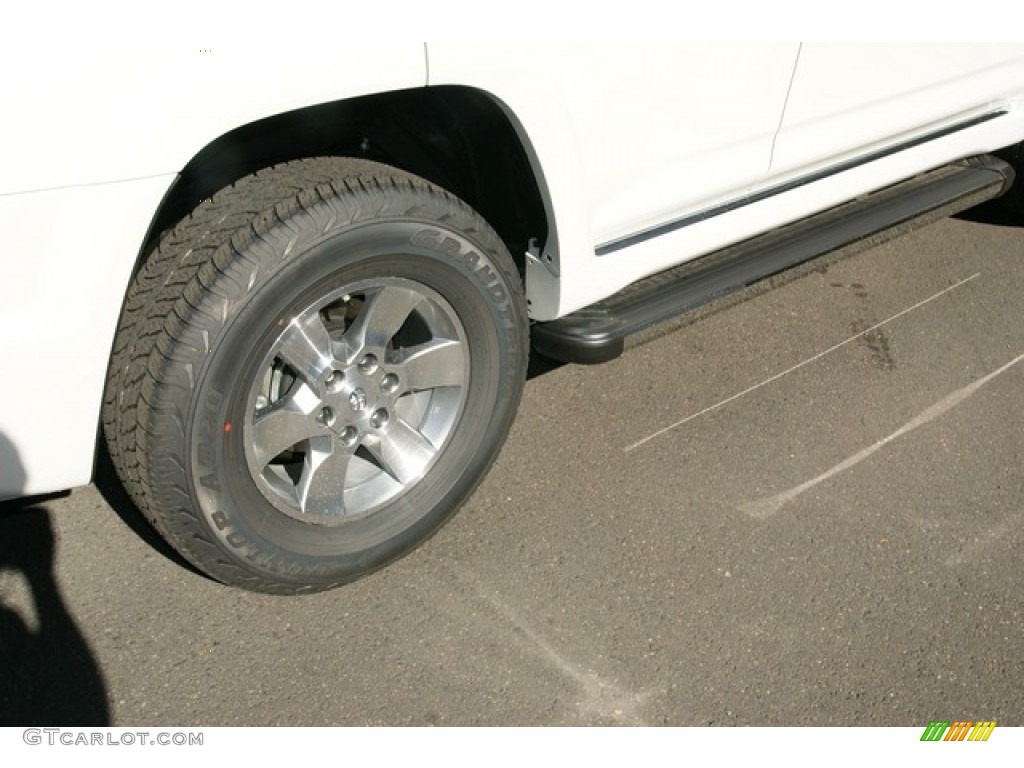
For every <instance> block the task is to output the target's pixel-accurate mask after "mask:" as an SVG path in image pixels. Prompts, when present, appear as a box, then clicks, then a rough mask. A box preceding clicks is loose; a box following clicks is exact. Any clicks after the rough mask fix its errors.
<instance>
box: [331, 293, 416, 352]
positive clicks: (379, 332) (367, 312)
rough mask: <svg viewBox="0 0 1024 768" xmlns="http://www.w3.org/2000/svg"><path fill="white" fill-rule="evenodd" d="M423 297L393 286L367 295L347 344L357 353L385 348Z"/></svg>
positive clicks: (346, 336)
mask: <svg viewBox="0 0 1024 768" xmlns="http://www.w3.org/2000/svg"><path fill="white" fill-rule="evenodd" d="M421 301H423V296H422V295H421V294H419V293H417V292H416V291H414V290H411V289H409V288H399V287H396V286H392V285H389V286H387V287H385V288H382V289H380V290H379V291H376V292H374V293H367V294H366V299H365V303H364V304H363V308H362V310H361V311H360V312H359V316H358V317H356V319H355V320H354V321H353V322H352V325H351V326H350V327H349V329H348V332H347V333H346V334H345V340H346V342H347V343H348V346H349V349H350V350H351V351H352V352H353V353H358V352H360V351H362V350H363V349H365V348H367V347H370V348H378V349H379V348H383V347H384V346H386V345H387V343H388V342H389V341H390V340H391V337H392V336H394V335H395V334H396V333H398V329H399V328H401V327H402V325H403V324H404V323H405V321H406V320H407V319H408V318H409V315H410V313H412V311H413V310H414V309H416V306H417V305H418V304H419V303H420V302H421Z"/></svg>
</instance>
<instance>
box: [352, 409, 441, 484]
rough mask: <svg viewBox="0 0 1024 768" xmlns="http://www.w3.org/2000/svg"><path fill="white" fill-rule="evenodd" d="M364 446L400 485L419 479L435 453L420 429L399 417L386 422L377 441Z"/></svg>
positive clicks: (434, 449) (431, 444)
mask: <svg viewBox="0 0 1024 768" xmlns="http://www.w3.org/2000/svg"><path fill="white" fill-rule="evenodd" d="M366 448H367V449H368V450H369V451H370V453H372V454H373V456H374V458H376V459H377V461H378V462H380V465H381V467H382V468H383V469H384V471H385V472H387V473H388V474H389V475H391V476H392V477H393V478H395V480H397V481H398V482H400V483H401V484H402V485H409V484H410V483H413V482H415V481H416V480H418V479H419V478H420V477H421V476H422V475H423V473H424V471H426V468H427V465H428V464H430V462H431V460H432V459H433V458H434V455H435V454H436V453H437V449H436V448H435V447H434V444H433V443H431V442H430V441H429V440H428V439H427V438H426V437H424V435H423V433H421V432H420V431H419V430H417V429H415V428H414V427H412V426H410V425H409V424H407V423H406V422H405V421H403V420H402V419H400V418H398V417H393V418H392V419H391V421H390V422H388V425H387V427H386V428H385V429H384V430H383V433H382V434H381V436H380V442H379V443H377V444H375V445H371V444H369V443H368V444H367V445H366Z"/></svg>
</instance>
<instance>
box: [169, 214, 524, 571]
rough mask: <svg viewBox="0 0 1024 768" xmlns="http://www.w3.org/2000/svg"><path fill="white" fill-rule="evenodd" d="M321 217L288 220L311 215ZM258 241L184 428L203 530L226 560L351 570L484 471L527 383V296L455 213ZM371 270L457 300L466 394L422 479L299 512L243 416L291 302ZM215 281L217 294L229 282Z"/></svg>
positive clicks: (459, 497)
mask: <svg viewBox="0 0 1024 768" xmlns="http://www.w3.org/2000/svg"><path fill="white" fill-rule="evenodd" d="M312 223H313V221H312V219H307V220H306V221H305V222H295V221H292V222H290V223H289V224H290V226H291V227H295V226H299V227H303V226H305V227H307V228H308V227H310V226H311V225H312ZM467 229H468V227H467ZM290 242H291V243H292V244H294V242H295V241H294V238H293V239H292V240H291V241H290ZM288 247H289V246H287V245H286V246H285V249H284V253H285V254H288ZM251 250H252V253H251V254H243V256H244V257H248V258H249V259H252V258H255V259H257V260H258V262H259V263H258V264H256V266H257V268H266V267H268V266H270V269H268V270H266V271H265V272H264V275H263V276H262V277H261V278H259V279H257V280H256V281H255V282H252V280H251V278H250V280H249V282H250V283H251V285H250V286H249V287H248V288H247V289H246V290H244V291H240V292H239V291H237V288H238V287H239V283H240V279H239V278H241V280H244V279H245V278H244V275H245V273H246V272H247V271H249V270H251V268H252V266H253V265H252V263H251V261H247V259H246V258H240V259H237V260H236V264H237V269H234V270H228V271H227V273H226V274H225V275H224V277H223V279H222V281H221V282H224V283H226V286H225V287H227V288H235V289H236V293H240V294H241V295H239V296H238V297H237V300H236V301H233V302H232V301H226V302H224V303H223V304H220V309H219V312H220V314H221V315H222V318H223V322H221V323H220V324H219V326H220V327H218V328H216V329H211V330H214V331H215V332H213V333H209V332H208V336H209V337H210V338H211V339H212V340H213V341H212V343H211V344H210V348H209V349H207V350H204V352H205V355H204V358H203V360H202V366H201V374H200V376H199V377H198V379H197V385H196V388H195V390H194V396H193V398H192V400H191V403H190V404H189V415H188V418H187V424H188V429H186V431H185V439H186V446H187V453H186V455H188V456H189V462H188V466H187V468H186V472H187V485H188V488H189V490H190V493H191V494H192V496H193V501H194V503H195V506H196V508H197V509H198V510H199V511H200V518H199V524H200V526H201V527H203V528H204V529H205V534H206V535H205V536H204V538H207V539H208V540H210V541H213V542H215V543H216V545H217V546H218V548H219V549H220V550H221V551H222V554H223V555H225V556H226V557H227V559H228V563H234V564H236V567H237V566H242V567H243V568H244V569H245V570H247V571H256V572H259V573H261V574H265V575H266V577H268V578H269V579H271V580H280V581H282V582H285V583H288V582H292V583H302V584H317V585H332V584H335V583H342V582H345V581H348V580H351V579H353V578H356V577H357V576H360V575H363V574H364V573H366V572H369V571H371V570H375V569H377V568H380V567H382V566H384V565H386V564H387V563H389V562H391V561H392V560H395V559H396V558H398V557H400V556H401V555H403V554H405V553H406V552H408V551H409V550H410V549H412V548H414V547H415V546H417V545H418V544H419V543H421V542H422V541H423V540H425V539H426V538H427V537H429V536H430V535H431V534H432V533H433V532H434V531H436V530H437V529H438V528H439V527H440V526H441V525H442V524H443V523H444V522H445V521H446V520H447V519H448V517H450V516H451V514H453V513H454V511H455V510H456V509H457V508H458V507H459V506H460V504H461V503H462V502H463V501H464V500H465V499H466V498H467V497H468V495H469V494H470V493H471V492H472V490H473V489H474V488H475V487H476V485H477V483H478V482H479V480H480V479H481V478H482V476H483V474H484V473H485V471H486V469H487V467H488V465H489V464H490V463H491V461H492V460H493V458H494V456H495V454H496V453H497V451H498V449H499V448H500V446H501V444H502V442H503V441H504V437H505V435H506V433H507V431H508V428H509V426H510V424H511V421H512V418H513V416H514V413H515V409H516V406H517V404H518V400H519V396H520V392H521V389H522V382H523V379H524V368H525V348H524V347H525V330H524V329H525V318H524V314H523V311H522V306H521V303H522V302H521V297H520V296H518V294H517V292H516V291H515V289H514V288H513V284H512V283H511V281H510V280H509V279H508V277H507V275H505V274H504V273H503V271H502V269H501V268H500V267H499V266H498V262H497V260H496V258H495V257H494V256H493V255H492V254H491V253H489V251H488V248H487V247H485V246H484V245H483V244H482V243H481V242H479V241H477V240H475V239H471V238H470V237H469V236H468V235H466V234H460V231H459V230H458V229H456V228H455V227H454V226H441V225H438V224H437V223H435V222H428V221H416V220H376V221H370V222H364V223H360V224H355V225H350V226H346V227H343V228H340V229H339V230H337V231H332V232H329V233H327V234H326V235H323V236H322V237H320V238H318V239H315V240H312V241H311V242H309V244H308V245H306V246H304V247H302V248H301V249H298V250H297V251H294V252H292V253H290V254H288V255H287V256H286V258H283V259H282V258H281V255H280V253H276V254H275V253H268V252H267V249H266V248H260V249H255V248H254V249H251ZM270 250H271V251H274V250H276V251H278V252H280V251H281V249H280V248H276V249H270ZM275 258H276V260H277V261H276V263H275ZM258 271H259V269H257V272H258ZM232 272H237V273H238V274H237V275H235V274H232ZM252 274H256V273H255V272H253V273H252ZM375 277H377V278H379V277H402V278H406V279H409V280H413V281H416V282H419V283H421V284H423V285H425V286H427V287H429V288H430V289H431V290H433V291H435V292H437V293H438V294H439V295H440V296H441V297H442V298H444V299H445V300H446V301H447V302H448V303H449V304H450V305H451V306H452V307H453V308H454V310H455V312H456V314H457V315H458V316H459V319H460V321H461V323H462V325H463V328H464V330H465V333H466V340H467V346H468V350H469V359H470V382H469V385H468V391H467V396H466V400H465V403H464V405H463V409H462V413H461V415H460V417H459V421H458V423H457V424H456V425H455V428H454V429H453V432H452V434H451V436H450V438H449V439H448V441H447V443H446V444H445V446H444V448H443V449H442V450H441V452H440V453H439V456H438V458H437V460H436V462H435V463H434V465H433V466H432V467H431V468H430V470H429V471H428V473H427V475H426V476H425V477H424V478H422V479H421V480H420V481H418V482H417V484H416V486H415V487H413V488H411V489H409V490H408V491H407V492H405V493H403V494H401V495H400V496H399V497H398V498H397V499H395V500H394V501H393V502H392V503H389V504H387V505H386V506H385V507H384V508H383V509H381V510H379V511H377V512H374V513H371V514H370V515H368V516H366V517H365V518H362V519H357V520H352V521H346V522H343V523H341V524H339V525H333V526H325V525H316V524H313V523H308V522H304V521H300V520H297V519H295V518H293V517H290V516H288V515H285V514H283V513H281V512H280V511H278V510H277V509H275V508H274V507H273V506H272V505H271V504H270V503H269V502H268V501H267V500H266V499H265V498H264V497H263V495H262V493H261V491H260V490H259V489H258V488H257V486H256V484H255V483H254V481H253V479H252V478H251V476H250V474H249V472H248V469H247V465H246V460H245V455H244V442H243V441H244V440H245V439H246V435H245V429H244V427H243V425H244V424H245V423H246V418H245V404H246V400H247V397H248V394H249V389H250V387H251V384H252V381H253V376H255V375H256V372H257V370H258V368H259V366H260V363H261V362H262V360H263V359H264V357H265V355H266V350H267V349H269V346H270V345H271V344H272V343H273V340H274V339H275V338H276V337H277V335H278V334H279V333H280V329H281V327H282V326H283V325H284V324H287V322H288V321H289V320H290V314H289V313H291V312H294V311H295V310H296V309H299V308H302V307H304V306H307V305H308V302H309V301H311V300H315V298H316V297H317V296H320V295H325V294H326V293H327V292H329V291H330V290H333V289H335V288H340V287H343V286H345V285H347V284H353V283H355V282H357V281H360V280H366V279H372V278H375ZM241 284H242V285H244V284H245V283H244V282H242V283H241ZM213 287H214V289H215V290H214V291H211V296H213V295H217V296H218V297H219V296H220V295H221V294H222V293H224V291H220V292H218V291H217V290H216V288H217V286H216V285H214V286H213ZM227 292H228V293H230V290H228V291H227ZM303 302H307V304H303ZM214 303H215V304H217V303H218V302H217V301H216V300H214ZM216 314H217V313H216V311H215V312H213V313H210V312H207V313H201V314H200V315H199V316H200V317H204V318H206V317H216ZM225 565H227V564H225Z"/></svg>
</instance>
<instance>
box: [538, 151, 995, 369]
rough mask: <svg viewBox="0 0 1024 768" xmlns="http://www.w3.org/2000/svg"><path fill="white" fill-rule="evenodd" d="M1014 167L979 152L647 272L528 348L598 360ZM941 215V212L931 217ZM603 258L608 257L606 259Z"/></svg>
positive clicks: (934, 209) (979, 188) (964, 197)
mask: <svg viewBox="0 0 1024 768" xmlns="http://www.w3.org/2000/svg"><path fill="white" fill-rule="evenodd" d="M1012 183H1013V169H1012V168H1011V167H1010V166H1009V165H1008V164H1007V163H1005V162H1003V161H1002V160H1000V159H998V158H995V157H991V156H989V155H983V156H980V157H974V158H969V159H967V160H961V161H959V162H956V163H953V164H951V165H947V166H943V167H942V168H937V169H936V170H934V171H929V172H928V173H924V174H921V175H920V176H915V177H914V178H912V179H908V180H907V181H903V182H900V183H899V184H895V185H893V186H891V187H887V188H886V189H883V190H880V191H878V192H875V193H872V194H870V195H866V196H864V197H861V198H858V199H857V200H853V201H851V202H848V203H844V204H843V205H840V206H837V207H835V208H831V209H829V210H827V211H823V212H822V213H819V214H816V215H814V216H812V217H810V218H807V219H803V220H802V221H798V222H795V223H793V224H789V225H787V226H785V227H782V228H780V229H776V230H773V231H772V232H769V233H767V234H764V235H759V236H757V237H754V238H751V239H750V240H746V241H744V242H742V243H739V244H737V245H733V246H730V247H728V248H726V249H724V250H722V251H718V252H716V253H712V254H708V255H707V256H702V257H700V258H699V259H696V260H694V261H693V262H688V263H686V264H683V265H681V266H678V267H674V268H673V269H670V270H667V271H665V272H661V273H659V274H657V275H653V276H651V277H648V278H645V279H644V280H640V281H638V282H636V283H633V284H632V285H630V286H627V287H626V288H625V289H624V290H622V291H620V292H619V293H617V294H615V295H614V296H611V297H609V298H607V299H605V300H604V301H601V302H598V303H597V304H593V305H591V306H589V307H586V308H584V309H581V310H579V311H577V312H573V313H572V314H570V315H566V316H565V317H562V318H560V319H558V320H553V321H551V322H547V323H537V324H535V325H534V326H533V348H534V349H535V350H536V351H537V352H538V353H540V354H541V355H544V356H545V357H550V358H553V359H555V360H562V361H565V362H570V363H603V362H606V361H608V360H612V359H614V358H616V357H618V356H619V355H620V354H622V351H623V348H624V346H625V338H626V337H627V336H630V335H632V334H635V333H638V332H640V331H642V330H644V329H646V328H650V327H651V326H653V325H656V324H658V323H661V322H664V321H665V320H669V319H671V318H673V317H676V316H677V315H681V314H683V313H684V312H687V311H689V310H692V309H696V308H697V307H700V306H701V305H703V304H707V303H708V302H710V301H713V300H715V299H717V298H719V297H721V296H724V295H726V294H728V293H731V292H733V291H736V290H739V289H741V288H745V287H746V286H748V285H751V284H752V283H755V282H757V281H759V280H763V279H764V278H767V277H771V276H772V275H775V274H778V273H779V272H782V271H784V270H787V269H789V268H791V267H794V266H796V265H798V264H802V263H803V262H806V261H809V260H811V259H814V258H817V257H819V256H823V255H825V254H827V253H831V252H833V251H835V250H837V249H840V248H843V247H845V246H848V245H850V244H852V243H856V242H858V241H861V240H864V239H866V238H873V239H874V242H875V243H878V242H881V241H882V240H884V239H886V238H885V237H884V236H882V237H879V236H880V235H882V234H883V233H887V232H889V231H892V236H895V235H896V234H902V233H903V232H905V231H907V230H908V229H910V226H909V224H910V223H911V222H916V221H917V220H922V221H921V223H925V221H924V220H925V219H927V221H932V220H934V219H935V218H940V217H945V216H952V215H953V214H954V213H958V212H959V211H961V210H964V209H966V208H969V207H971V206H973V205H977V204H979V203H981V202H984V201H985V200H988V199H990V198H993V197H998V196H999V195H1001V194H1002V193H1003V192H1005V191H1006V190H1007V189H1009V188H1010V185H1011V184H1012ZM936 214H939V215H936ZM605 258H608V257H605Z"/></svg>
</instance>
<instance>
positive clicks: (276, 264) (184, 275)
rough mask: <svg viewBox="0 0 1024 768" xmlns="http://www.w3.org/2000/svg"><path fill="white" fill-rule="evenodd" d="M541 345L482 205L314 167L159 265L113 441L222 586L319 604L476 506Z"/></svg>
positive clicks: (154, 504) (154, 259) (133, 325)
mask: <svg viewBox="0 0 1024 768" xmlns="http://www.w3.org/2000/svg"><path fill="white" fill-rule="evenodd" d="M527 339H528V329H527V320H526V312H525V300H524V298H523V292H522V287H521V283H520V278H519V275H518V273H517V271H516V268H515V265H514V263H513V261H512V259H511V257H510V256H509V254H508V251H507V250H506V248H505V246H504V245H503V244H502V242H501V241H500V240H499V238H498V237H497V235H496V234H495V233H494V232H493V231H492V230H491V229H490V227H488V226H487V224H486V223H485V222H484V221H483V220H482V219H481V218H480V217H479V216H478V215H477V214H476V213H474V212H473V211H472V210H471V209H470V208H469V207H468V206H466V205H465V204H464V203H462V202H461V201H459V200H457V199H455V198H454V197H452V196H451V195H449V194H447V193H446V192H444V191H443V190H441V189H439V188H437V187H434V186H432V185H430V184H429V183H427V182H425V181H423V180H422V179H419V178H416V177H413V176H410V175H408V174H405V173H403V172H401V171H398V170H396V169H394V168H390V167H388V166H384V165H379V164H376V163H370V162H366V161H360V160H352V159H347V158H316V159H310V160H302V161H296V162H292V163H287V164H284V165H280V166H275V167H273V168H269V169H266V170H264V171H260V172H258V173H256V174H254V175H252V176H249V177H246V178H244V179H242V180H240V181H239V182H237V183H235V184H234V185H232V186H231V187H228V188H226V189H224V190H222V191H221V192H219V193H218V194H216V195H214V196H213V198H211V199H210V200H209V201H206V202H204V203H202V204H201V205H200V206H199V207H198V208H196V210H195V211H193V213H192V214H191V215H190V216H189V217H187V218H186V219H184V220H183V221H181V222H180V223H179V224H178V225H177V226H176V227H174V228H173V229H172V230H170V231H169V232H168V233H166V234H165V235H164V236H163V237H162V238H161V241H160V243H159V245H158V247H157V248H156V249H155V250H154V251H153V252H152V253H151V254H150V255H149V256H148V258H147V259H146V260H145V262H144V264H143V266H142V268H141V270H140V272H139V274H138V276H137V277H136V279H135V280H134V282H133V284H132V286H131V287H130V289H129V292H128V296H127V299H126V304H125V310H124V312H123V316H122V319H121V324H120V327H119V329H118V332H117V337H116V340H115V345H114V352H113V355H112V359H111V373H110V377H109V381H108V387H107V393H106V397H105V398H104V408H103V428H104V433H105V436H106V440H107V445H108V448H109V451H110V454H111V458H112V459H113V463H114V466H115V468H116V470H117V472H118V474H119V476H120V478H121V480H122V483H123V484H124V485H125V488H126V490H127V491H128V492H129V494H130V495H131V497H132V498H133V500H134V501H135V502H136V504H137V505H138V506H139V508H140V509H141V510H142V511H143V513H144V514H145V515H146V517H147V518H148V519H149V520H150V521H151V522H152V523H153V525H154V526H155V527H156V529H157V530H158V531H159V532H160V533H161V534H162V535H163V536H164V537H165V538H166V539H167V540H168V542H169V543H170V544H171V545H172V546H173V547H174V548H175V549H177V550H178V551H179V552H180V553H181V554H182V555H183V556H184V557H185V558H186V559H188V560H189V561H190V562H192V563H193V564H194V565H195V566H197V567H198V568H199V569H200V570H202V571H204V572H205V573H207V574H209V575H210V576H212V577H213V578H215V579H218V580H220V581H222V582H225V583H227V584H231V585H235V586H239V587H243V588H246V589H250V590H254V591H260V592H271V593H280V594H290V593H298V592H309V591H319V590H323V589H328V588H331V587H334V586H337V585H340V584H343V583H346V582H349V581H352V580H354V579H356V578H359V577H361V576H363V575H365V574H367V573H370V572H372V571H374V570H376V569H378V568H381V567H382V566H384V565H386V564H388V563H390V562H392V561H393V560H395V559H396V558H399V557H401V556H402V555H404V554H406V553H408V552H409V551H410V550H412V549H413V548H414V547H416V546H417V545H419V544H420V543H422V542H423V541H424V540H426V539H427V538H428V537H429V536H430V535H432V534H433V533H434V532H435V531H437V530H438V528H440V526H441V525H442V524H444V523H445V522H446V521H447V520H448V519H449V518H450V517H451V515H452V514H453V513H454V512H455V511H456V510H457V509H458V507H459V506H460V505H461V504H462V503H463V502H464V501H465V500H466V498H467V497H468V496H469V495H470V493H471V492H472V491H473V489H474V488H475V487H476V486H477V484H478V483H479V482H480V480H481V479H482V478H483V476H484V474H485V473H486V471H487V469H488V468H489V467H490V465H491V463H492V462H493V460H494V459H495V457H496V455H497V453H498V451H499V449H500V447H501V445H502V444H503V442H504V440H505V437H506V435H507V433H508V430H509V427H510V425H511V422H512V419H513V417H514V414H515V410H516V407H517V405H518V402H519V399H520V395H521V393H522V388H523V383H524V381H525V372H526V358H527V351H528V350H527V346H528V342H527Z"/></svg>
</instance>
